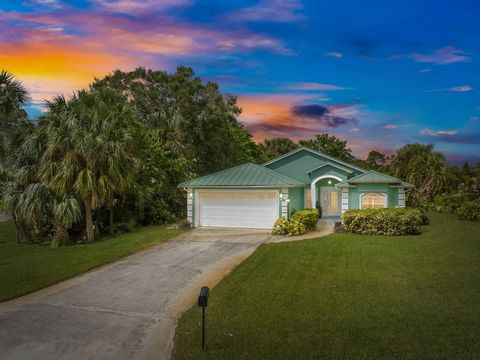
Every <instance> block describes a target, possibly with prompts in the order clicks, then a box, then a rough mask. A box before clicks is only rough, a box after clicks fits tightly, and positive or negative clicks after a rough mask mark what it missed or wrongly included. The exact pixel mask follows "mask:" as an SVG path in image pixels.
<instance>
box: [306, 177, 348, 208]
mask: <svg viewBox="0 0 480 360" xmlns="http://www.w3.org/2000/svg"><path fill="white" fill-rule="evenodd" d="M321 180H326V181H323V182H322V183H324V184H322V186H320V188H319V194H320V198H319V199H318V201H319V202H320V206H321V207H322V214H323V215H322V216H324V217H339V216H341V213H342V210H341V204H342V193H341V191H340V190H338V189H337V188H335V183H337V182H339V181H342V180H343V179H341V178H340V177H338V176H335V175H322V176H319V177H317V178H315V179H313V180H312V183H311V185H310V197H311V204H312V207H315V204H316V203H317V183H318V182H319V181H321ZM329 180H332V181H329Z"/></svg>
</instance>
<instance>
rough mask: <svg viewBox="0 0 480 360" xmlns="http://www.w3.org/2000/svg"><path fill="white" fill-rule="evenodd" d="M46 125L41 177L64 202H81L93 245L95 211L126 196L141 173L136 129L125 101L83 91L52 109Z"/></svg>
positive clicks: (58, 101) (56, 102)
mask: <svg viewBox="0 0 480 360" xmlns="http://www.w3.org/2000/svg"><path fill="white" fill-rule="evenodd" d="M49 107H50V111H49V113H48V114H47V115H46V117H45V120H44V123H42V126H45V130H46V134H47V136H48V138H47V142H46V144H47V145H46V150H45V152H44V154H43V156H42V161H41V170H40V173H41V176H42V179H43V180H44V181H45V182H47V183H48V184H49V186H50V187H51V188H52V189H53V190H54V191H56V192H58V193H59V194H60V195H62V196H66V197H69V196H70V195H72V196H74V197H75V198H77V199H79V200H81V201H82V203H83V206H84V211H85V222H86V233H87V240H88V241H92V240H93V239H94V229H93V217H92V211H93V210H94V209H95V208H96V207H98V206H100V205H102V204H104V203H106V202H107V203H108V205H109V208H110V210H111V211H112V212H113V207H112V206H113V201H112V198H113V196H114V194H115V193H117V194H118V193H121V192H123V191H125V190H126V189H127V188H128V186H129V184H130V183H131V179H133V169H135V168H136V166H137V164H136V160H135V146H136V141H137V139H136V137H135V134H134V133H133V132H132V131H134V130H133V129H134V128H135V127H134V126H133V124H132V117H131V116H130V108H129V105H128V104H127V102H126V99H125V97H124V96H123V95H121V94H118V93H115V92H113V91H110V90H101V91H93V92H87V91H80V92H78V93H77V94H75V95H74V96H73V97H72V99H70V100H69V101H67V100H65V99H64V98H62V97H60V98H57V99H55V100H54V101H53V102H52V103H50V104H49Z"/></svg>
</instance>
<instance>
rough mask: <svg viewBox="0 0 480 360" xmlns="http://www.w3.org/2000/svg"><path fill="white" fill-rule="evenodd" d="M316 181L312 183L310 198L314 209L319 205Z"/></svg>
mask: <svg viewBox="0 0 480 360" xmlns="http://www.w3.org/2000/svg"><path fill="white" fill-rule="evenodd" d="M315 184H316V181H312V184H311V185H310V200H311V204H310V205H311V206H312V209H315V207H316V206H317V187H316V186H315Z"/></svg>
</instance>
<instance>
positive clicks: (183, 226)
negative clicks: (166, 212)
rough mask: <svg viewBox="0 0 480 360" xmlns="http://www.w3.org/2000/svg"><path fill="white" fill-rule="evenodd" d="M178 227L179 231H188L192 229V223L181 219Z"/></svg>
mask: <svg viewBox="0 0 480 360" xmlns="http://www.w3.org/2000/svg"><path fill="white" fill-rule="evenodd" d="M179 226H180V229H184V230H188V229H191V228H192V223H191V222H190V221H188V220H187V219H183V220H182V221H180V224H179Z"/></svg>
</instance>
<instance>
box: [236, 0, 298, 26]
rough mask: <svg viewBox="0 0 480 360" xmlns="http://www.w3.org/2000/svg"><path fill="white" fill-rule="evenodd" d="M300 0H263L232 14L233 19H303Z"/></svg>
mask: <svg viewBox="0 0 480 360" xmlns="http://www.w3.org/2000/svg"><path fill="white" fill-rule="evenodd" d="M302 8H303V5H302V3H301V1H299V0H262V1H260V2H259V3H258V4H256V5H253V6H249V7H246V8H243V9H240V10H237V11H235V12H233V13H231V14H230V16H229V19H230V20H233V21H269V22H295V21H298V20H302V19H303V15H302V14H300V10H301V9H302Z"/></svg>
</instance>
